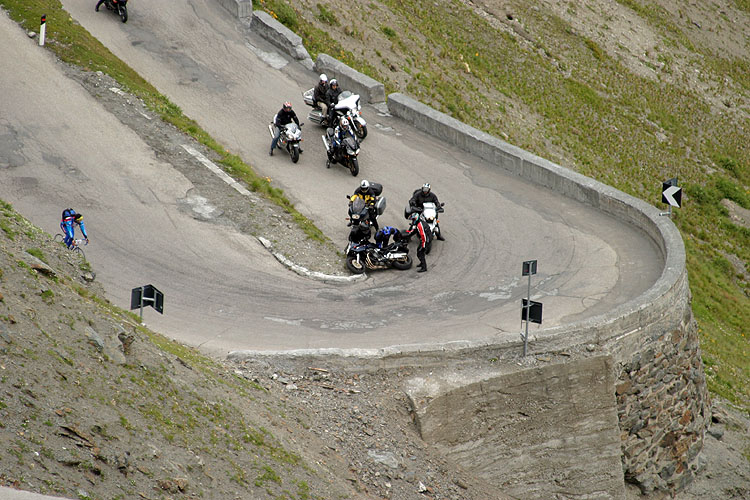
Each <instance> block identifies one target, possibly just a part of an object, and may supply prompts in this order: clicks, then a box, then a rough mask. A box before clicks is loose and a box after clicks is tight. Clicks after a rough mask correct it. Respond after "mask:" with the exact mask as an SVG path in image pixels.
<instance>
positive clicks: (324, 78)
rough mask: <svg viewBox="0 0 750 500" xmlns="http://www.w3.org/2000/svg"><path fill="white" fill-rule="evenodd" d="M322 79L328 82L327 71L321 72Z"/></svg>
mask: <svg viewBox="0 0 750 500" xmlns="http://www.w3.org/2000/svg"><path fill="white" fill-rule="evenodd" d="M320 81H321V82H327V81H328V77H327V76H326V74H325V73H321V74H320Z"/></svg>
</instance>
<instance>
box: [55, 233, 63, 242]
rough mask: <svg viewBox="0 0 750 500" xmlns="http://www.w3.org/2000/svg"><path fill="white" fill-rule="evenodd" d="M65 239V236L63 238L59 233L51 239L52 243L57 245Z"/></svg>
mask: <svg viewBox="0 0 750 500" xmlns="http://www.w3.org/2000/svg"><path fill="white" fill-rule="evenodd" d="M64 239H65V236H63V235H62V234H60V233H57V234H56V235H55V237H54V238H52V240H53V241H56V242H57V243H62V242H63V240H64Z"/></svg>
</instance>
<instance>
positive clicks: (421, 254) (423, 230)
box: [406, 212, 430, 273]
mask: <svg viewBox="0 0 750 500" xmlns="http://www.w3.org/2000/svg"><path fill="white" fill-rule="evenodd" d="M409 219H410V220H411V226H409V229H407V230H406V234H407V235H408V236H409V237H411V236H414V234H415V233H416V234H418V235H419V243H418V245H419V246H417V258H418V259H419V266H418V267H417V272H418V273H423V272H425V271H427V259H426V258H425V247H426V246H427V239H428V238H429V237H430V233H429V232H428V231H429V229H428V228H427V227H426V223H425V222H424V220H423V219H422V215H421V214H420V213H417V212H414V213H413V214H411V216H410V217H409Z"/></svg>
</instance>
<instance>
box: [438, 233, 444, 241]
mask: <svg viewBox="0 0 750 500" xmlns="http://www.w3.org/2000/svg"><path fill="white" fill-rule="evenodd" d="M437 239H439V240H440V241H445V238H443V233H438V234H437Z"/></svg>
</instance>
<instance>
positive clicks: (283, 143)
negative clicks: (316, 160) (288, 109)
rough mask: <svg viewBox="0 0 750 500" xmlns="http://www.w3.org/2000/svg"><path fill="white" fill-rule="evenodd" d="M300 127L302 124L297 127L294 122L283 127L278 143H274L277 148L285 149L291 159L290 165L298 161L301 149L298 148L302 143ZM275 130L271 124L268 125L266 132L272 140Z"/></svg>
mask: <svg viewBox="0 0 750 500" xmlns="http://www.w3.org/2000/svg"><path fill="white" fill-rule="evenodd" d="M302 125H304V123H300V124H299V127H298V126H297V124H296V123H294V122H291V123H287V124H286V125H284V129H283V130H282V131H281V134H280V135H279V141H278V142H277V143H276V147H277V148H279V149H286V152H287V153H289V156H291V158H292V163H297V161H299V154H300V153H301V152H302V148H301V147H300V143H301V142H302V128H301V127H302ZM275 129H276V126H275V125H274V124H273V123H271V124H269V125H268V132H269V133H270V134H271V139H273V136H274V132H275Z"/></svg>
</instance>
